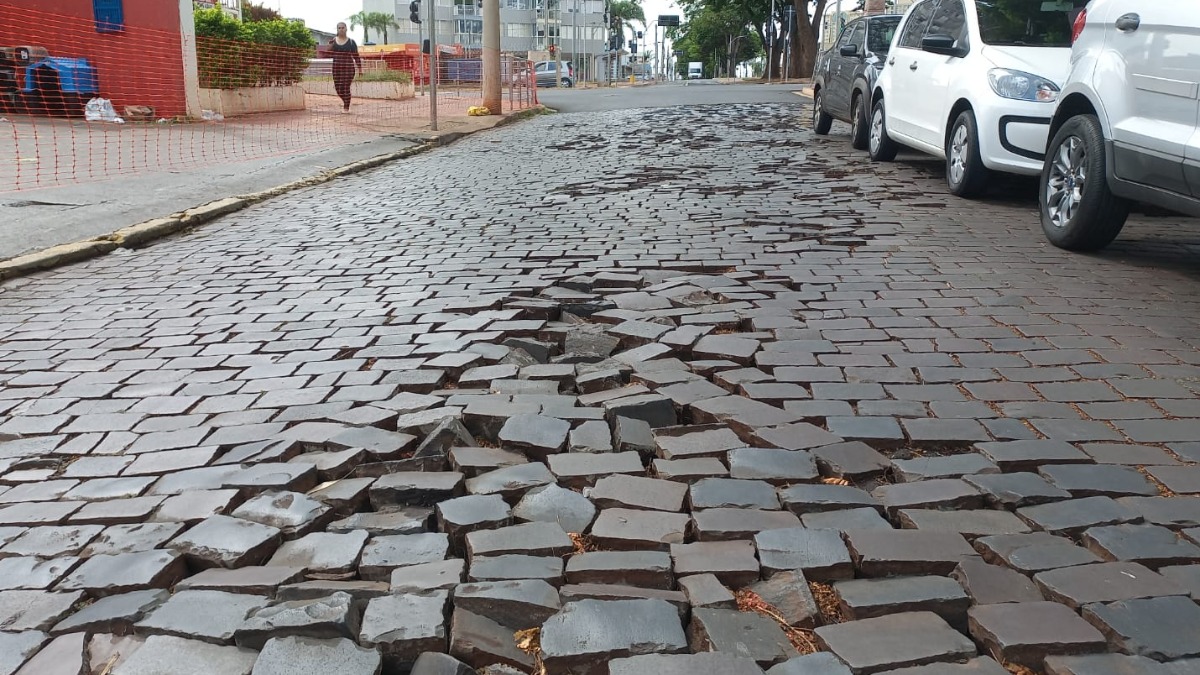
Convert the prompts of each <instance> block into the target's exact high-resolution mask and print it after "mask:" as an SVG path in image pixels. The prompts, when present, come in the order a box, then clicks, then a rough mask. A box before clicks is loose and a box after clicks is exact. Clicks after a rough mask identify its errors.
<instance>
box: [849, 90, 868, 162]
mask: <svg viewBox="0 0 1200 675" xmlns="http://www.w3.org/2000/svg"><path fill="white" fill-rule="evenodd" d="M870 142H871V120H869V119H867V108H866V106H864V105H863V97H862V95H861V94H855V95H854V102H853V103H851V104H850V147H852V148H854V149H855V150H866V149H867V146H868V145H869V144H870Z"/></svg>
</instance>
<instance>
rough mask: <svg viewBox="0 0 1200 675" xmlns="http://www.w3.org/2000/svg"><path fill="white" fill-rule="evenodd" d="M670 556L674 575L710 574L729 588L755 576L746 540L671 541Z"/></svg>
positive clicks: (754, 562)
mask: <svg viewBox="0 0 1200 675" xmlns="http://www.w3.org/2000/svg"><path fill="white" fill-rule="evenodd" d="M671 560H672V561H673V562H674V563H675V574H676V575H678V576H681V577H683V576H687V575H689V574H713V575H715V576H716V577H717V579H720V580H721V583H723V584H725V585H726V586H729V587H730V588H741V587H742V586H745V585H747V584H750V583H752V582H755V581H758V578H759V568H758V560H757V559H756V558H755V557H754V544H752V543H751V542H748V541H713V542H698V543H695V544H671Z"/></svg>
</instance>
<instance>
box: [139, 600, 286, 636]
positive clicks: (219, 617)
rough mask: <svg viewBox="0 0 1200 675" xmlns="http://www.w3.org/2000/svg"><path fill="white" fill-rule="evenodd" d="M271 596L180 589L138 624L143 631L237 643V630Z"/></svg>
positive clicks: (153, 633) (264, 604) (140, 631)
mask: <svg viewBox="0 0 1200 675" xmlns="http://www.w3.org/2000/svg"><path fill="white" fill-rule="evenodd" d="M268 602H269V600H268V599H267V598H265V597H262V596H258V595H246V594H244V593H222V592H221V591H180V592H178V593H176V594H174V595H172V596H171V597H170V598H169V599H168V600H167V601H166V602H164V603H163V604H162V605H160V606H159V607H158V608H157V609H155V610H153V611H152V612H150V613H149V614H148V615H147V616H146V618H144V619H142V620H141V621H139V622H137V624H135V626H134V627H135V629H136V630H137V631H138V632H139V633H142V634H149V635H174V636H176V637H187V638H189V639H196V640H203V641H204V642H211V643H213V644H220V645H231V644H233V635H234V632H235V631H236V630H237V629H238V627H240V626H241V625H242V622H243V621H245V619H246V617H247V616H249V615H250V614H251V613H252V612H254V611H256V610H258V609H261V608H262V607H265V606H266V605H267V603H268Z"/></svg>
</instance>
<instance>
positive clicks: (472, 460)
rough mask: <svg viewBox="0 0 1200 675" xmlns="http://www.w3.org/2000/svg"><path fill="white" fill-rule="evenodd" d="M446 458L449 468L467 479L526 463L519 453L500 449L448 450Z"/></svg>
mask: <svg viewBox="0 0 1200 675" xmlns="http://www.w3.org/2000/svg"><path fill="white" fill-rule="evenodd" d="M448 456H449V457H450V466H451V467H452V468H453V469H454V470H455V471H457V472H459V473H461V474H463V475H464V476H466V477H467V478H468V479H471V478H474V477H476V476H478V475H480V474H483V473H487V472H488V471H495V470H496V469H501V468H504V467H506V466H515V465H517V464H524V463H525V462H527V461H528V460H527V459H525V456H524V455H522V454H520V453H517V452H512V451H510V450H503V449H501V448H474V447H472V448H450V451H449V454H448Z"/></svg>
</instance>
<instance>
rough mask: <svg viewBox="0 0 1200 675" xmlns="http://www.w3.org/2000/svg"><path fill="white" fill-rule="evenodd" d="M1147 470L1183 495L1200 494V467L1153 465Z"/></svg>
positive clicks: (1175, 491)
mask: <svg viewBox="0 0 1200 675" xmlns="http://www.w3.org/2000/svg"><path fill="white" fill-rule="evenodd" d="M1146 472H1147V473H1149V474H1150V475H1151V476H1154V478H1155V480H1157V481H1158V482H1160V483H1162V484H1163V485H1165V486H1166V487H1167V489H1168V490H1170V491H1171V492H1174V493H1176V494H1181V495H1194V494H1200V467H1197V466H1152V467H1147V468H1146Z"/></svg>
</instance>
